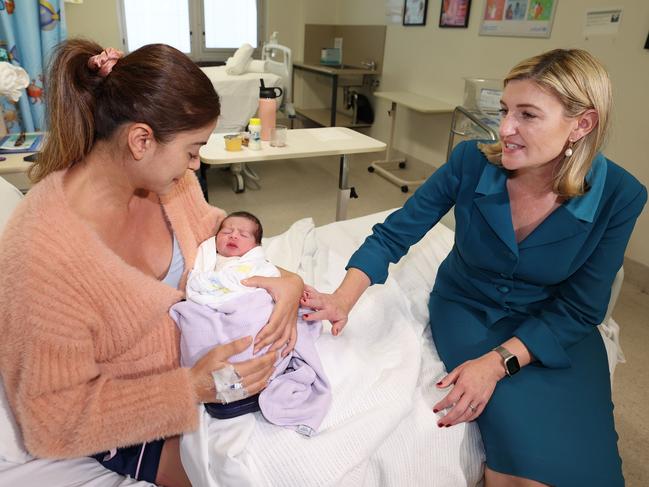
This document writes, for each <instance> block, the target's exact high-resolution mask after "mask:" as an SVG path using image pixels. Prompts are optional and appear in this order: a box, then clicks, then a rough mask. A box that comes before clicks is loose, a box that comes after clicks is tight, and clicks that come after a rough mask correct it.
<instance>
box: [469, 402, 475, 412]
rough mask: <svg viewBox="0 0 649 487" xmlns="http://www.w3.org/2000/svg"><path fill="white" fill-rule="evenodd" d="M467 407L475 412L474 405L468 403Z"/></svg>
mask: <svg viewBox="0 0 649 487" xmlns="http://www.w3.org/2000/svg"><path fill="white" fill-rule="evenodd" d="M469 409H470V410H471V411H472V412H474V413H475V410H476V407H475V406H474V405H473V404H469Z"/></svg>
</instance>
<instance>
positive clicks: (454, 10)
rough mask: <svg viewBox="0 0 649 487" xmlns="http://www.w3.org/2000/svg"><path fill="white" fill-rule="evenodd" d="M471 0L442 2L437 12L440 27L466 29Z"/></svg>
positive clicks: (443, 0) (444, 0)
mask: <svg viewBox="0 0 649 487" xmlns="http://www.w3.org/2000/svg"><path fill="white" fill-rule="evenodd" d="M470 8H471V0H442V9H441V10H440V12H439V26H440V27H460V28H462V27H464V28H466V27H468V26H469V10H470Z"/></svg>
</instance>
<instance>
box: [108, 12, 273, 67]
mask: <svg viewBox="0 0 649 487" xmlns="http://www.w3.org/2000/svg"><path fill="white" fill-rule="evenodd" d="M186 1H187V3H188V6H189V45H190V49H191V52H190V53H187V55H188V56H189V57H190V58H191V59H192V60H194V61H196V62H225V61H226V60H227V58H229V57H230V56H232V55H233V54H234V52H235V51H236V50H237V48H238V46H237V47H234V48H231V49H225V48H208V47H205V11H204V8H203V0H186ZM256 2H257V46H253V47H254V48H255V52H254V56H256V57H259V54H260V52H261V48H262V46H263V44H264V39H265V30H266V29H265V16H264V14H265V11H264V1H263V0H256ZM118 6H119V7H118V17H119V24H120V29H121V38H122V48H123V50H124V52H127V53H128V52H129V51H128V32H127V30H126V9H125V7H124V0H119V2H118Z"/></svg>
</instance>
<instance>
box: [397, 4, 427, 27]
mask: <svg viewBox="0 0 649 487" xmlns="http://www.w3.org/2000/svg"><path fill="white" fill-rule="evenodd" d="M427 11H428V0H406V3H405V4H404V8H403V25H426V12H427Z"/></svg>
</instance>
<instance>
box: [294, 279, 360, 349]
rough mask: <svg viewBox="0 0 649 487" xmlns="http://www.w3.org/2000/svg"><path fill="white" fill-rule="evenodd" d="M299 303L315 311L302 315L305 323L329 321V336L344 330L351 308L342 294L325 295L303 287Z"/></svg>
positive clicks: (309, 287)
mask: <svg viewBox="0 0 649 487" xmlns="http://www.w3.org/2000/svg"><path fill="white" fill-rule="evenodd" d="M300 302H301V304H302V306H306V307H308V308H312V309H313V310H315V311H314V312H313V313H309V314H308V315H304V319H305V320H307V321H316V320H329V321H330V322H331V334H332V335H334V336H338V335H339V334H340V333H341V332H342V331H343V328H345V325H346V324H347V319H348V317H349V312H350V310H351V308H352V305H351V304H350V302H349V301H348V300H347V299H345V298H344V297H343V295H342V293H339V292H335V293H333V294H325V293H321V292H320V291H318V290H316V289H315V288H313V287H311V286H308V285H305V286H304V294H303V296H302V299H301V301H300Z"/></svg>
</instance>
